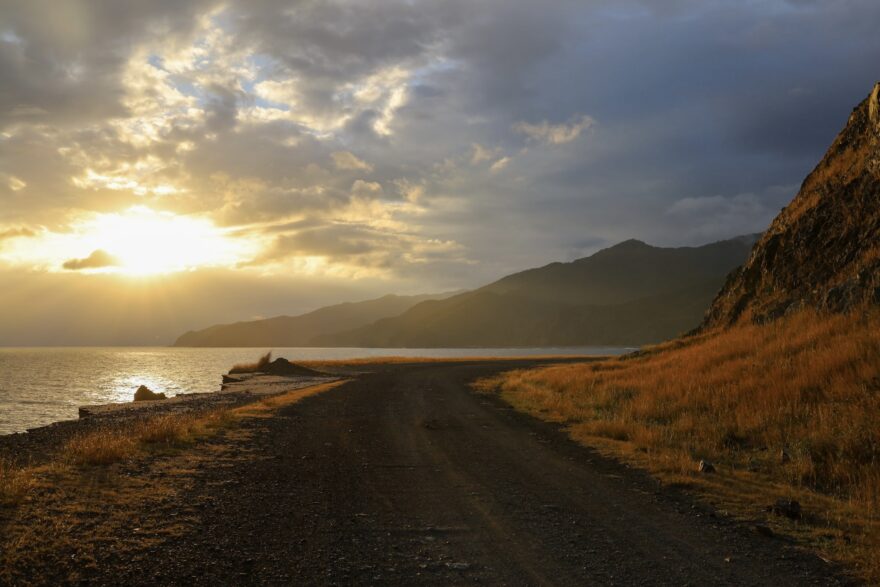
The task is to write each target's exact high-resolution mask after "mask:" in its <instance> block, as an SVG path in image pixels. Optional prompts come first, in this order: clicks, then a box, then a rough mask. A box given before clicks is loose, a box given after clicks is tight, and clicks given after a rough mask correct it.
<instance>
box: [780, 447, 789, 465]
mask: <svg viewBox="0 0 880 587" xmlns="http://www.w3.org/2000/svg"><path fill="white" fill-rule="evenodd" d="M789 461H791V455H790V454H788V451H787V450H785V449H784V448H783V449H780V450H779V462H780V463H783V464H785V463H787V462H789Z"/></svg>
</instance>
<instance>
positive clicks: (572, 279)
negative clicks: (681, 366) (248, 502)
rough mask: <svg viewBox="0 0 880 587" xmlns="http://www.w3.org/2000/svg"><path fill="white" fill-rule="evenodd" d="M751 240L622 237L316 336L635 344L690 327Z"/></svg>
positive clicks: (391, 341) (404, 343)
mask: <svg viewBox="0 0 880 587" xmlns="http://www.w3.org/2000/svg"><path fill="white" fill-rule="evenodd" d="M754 240H755V237H753V236H748V237H740V238H736V239H731V240H727V241H721V242H717V243H712V244H709V245H704V246H701V247H680V248H661V247H653V246H650V245H647V244H645V243H643V242H641V241H637V240H628V241H625V242H622V243H620V244H618V245H615V246H613V247H610V248H608V249H604V250H602V251H599V252H597V253H596V254H594V255H592V256H590V257H585V258H583V259H578V260H576V261H573V262H571V263H551V264H550V265H546V266H544V267H540V268H537V269H530V270H528V271H523V272H520V273H516V274H513V275H510V276H507V277H505V278H503V279H500V280H499V281H496V282H494V283H491V284H489V285H487V286H485V287H482V288H480V289H477V290H475V291H472V292H467V293H463V294H459V295H457V296H453V297H451V298H448V299H446V300H434V301H428V302H423V303H421V304H418V305H415V306H413V307H412V308H411V309H409V310H408V311H406V312H404V313H403V314H402V315H400V316H396V317H393V318H386V319H384V320H379V321H377V322H376V323H375V324H370V325H368V326H363V327H360V328H354V329H351V330H349V331H347V332H341V333H336V334H328V335H323V336H319V337H317V338H316V339H315V340H314V341H313V342H314V343H315V344H316V345H319V346H366V347H443V346H452V347H458V346H552V345H636V344H643V343H647V342H655V341H659V340H663V339H665V338H669V337H671V336H675V335H677V334H679V333H681V332H683V331H686V330H689V329H691V328H693V327H694V326H696V325H697V324H698V323H699V321H700V317H701V316H702V314H703V312H704V311H705V308H707V307H708V305H709V303H710V302H711V300H712V298H713V296H714V295H715V293H716V292H717V291H718V289H719V288H720V286H721V284H722V283H723V281H724V277H725V275H727V274H728V273H729V272H730V270H731V269H733V268H735V267H737V266H738V265H740V264H741V263H742V262H743V261H744V260H745V258H746V256H747V255H748V252H749V249H750V248H751V246H752V244H753V243H754Z"/></svg>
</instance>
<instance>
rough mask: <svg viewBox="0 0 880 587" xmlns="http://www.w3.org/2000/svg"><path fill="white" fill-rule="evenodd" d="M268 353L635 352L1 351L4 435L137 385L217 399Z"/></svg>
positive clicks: (126, 396)
mask: <svg viewBox="0 0 880 587" xmlns="http://www.w3.org/2000/svg"><path fill="white" fill-rule="evenodd" d="M268 350H272V351H273V356H275V357H284V358H287V359H290V360H292V361H296V360H307V359H351V358H359V357H385V356H406V357H434V358H436V357H474V356H483V357H485V356H528V355H531V356H534V355H597V354H602V355H607V354H622V353H624V352H627V351H629V350H632V349H622V348H600V347H581V348H568V347H567V348H528V349H523V348H515V349H363V348H279V349H258V348H222V349H213V348H211V349H207V348H171V347H100V348H97V347H61V348H45V347H35V348H3V347H0V434H10V433H13V432H23V431H25V430H27V429H28V428H34V427H37V426H43V425H46V424H50V423H52V422H57V421H59V420H70V419H75V418H76V417H77V408H78V407H79V406H82V405H88V404H103V403H111V402H127V401H131V398H132V396H133V395H134V391H135V389H137V387H138V386H139V385H146V386H147V387H149V388H150V389H152V390H153V391H162V392H165V393H166V394H168V395H169V396H173V395H177V394H178V393H192V392H209V391H217V390H218V389H219V388H220V379H221V375H222V374H223V373H226V372H227V371H228V370H229V368H230V367H231V366H232V365H233V364H235V363H241V362H249V361H254V360H256V359H257V357H259V356H260V355H261V354H263V353H265V352H266V351H268Z"/></svg>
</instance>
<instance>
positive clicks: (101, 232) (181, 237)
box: [83, 206, 240, 275]
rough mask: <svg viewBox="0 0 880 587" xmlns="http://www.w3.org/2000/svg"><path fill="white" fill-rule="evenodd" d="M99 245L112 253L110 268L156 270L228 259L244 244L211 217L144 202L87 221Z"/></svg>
mask: <svg viewBox="0 0 880 587" xmlns="http://www.w3.org/2000/svg"><path fill="white" fill-rule="evenodd" d="M83 232H84V234H85V235H87V240H88V241H89V242H90V243H92V244H90V246H93V247H94V248H95V250H101V251H105V252H107V253H108V254H109V255H110V256H111V257H112V259H113V263H112V264H110V265H108V267H107V269H108V270H109V271H113V272H118V273H124V274H127V275H156V274H161V273H172V272H176V271H185V270H189V269H195V268H198V267H204V266H215V265H228V264H232V263H235V262H236V261H237V260H238V258H239V257H240V254H239V253H240V247H238V246H237V243H235V242H233V240H232V239H229V238H228V237H226V236H225V235H224V234H223V232H222V231H220V230H219V229H218V228H217V227H215V226H214V225H213V224H212V223H211V222H210V221H209V220H207V219H202V218H190V217H187V216H178V215H175V214H172V213H170V212H156V211H154V210H152V209H150V208H147V207H144V206H137V207H134V208H130V209H129V210H127V211H126V212H124V213H121V214H103V215H100V216H98V217H97V218H95V219H94V220H92V221H91V222H89V223H88V224H87V226H85V227H84V230H83Z"/></svg>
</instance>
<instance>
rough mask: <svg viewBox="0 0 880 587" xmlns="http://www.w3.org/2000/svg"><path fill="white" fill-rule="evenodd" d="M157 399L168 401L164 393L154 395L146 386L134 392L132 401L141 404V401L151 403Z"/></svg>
mask: <svg viewBox="0 0 880 587" xmlns="http://www.w3.org/2000/svg"><path fill="white" fill-rule="evenodd" d="M157 399H168V398H167V397H166V396H165V394H164V393H156V392H155V391H153V390H152V389H150V388H149V387H147V386H146V385H141V386H140V387H138V388H137V391H136V392H134V401H136V402H143V401H153V400H157Z"/></svg>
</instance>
